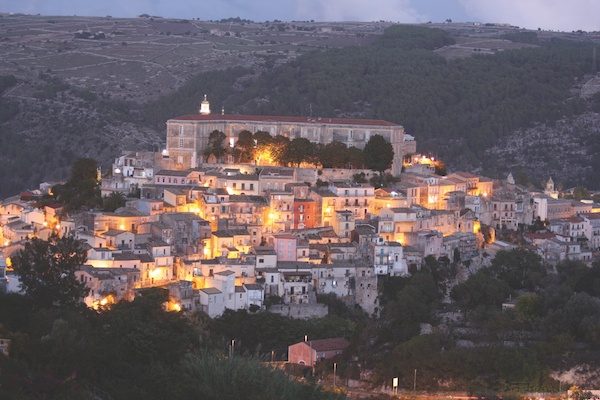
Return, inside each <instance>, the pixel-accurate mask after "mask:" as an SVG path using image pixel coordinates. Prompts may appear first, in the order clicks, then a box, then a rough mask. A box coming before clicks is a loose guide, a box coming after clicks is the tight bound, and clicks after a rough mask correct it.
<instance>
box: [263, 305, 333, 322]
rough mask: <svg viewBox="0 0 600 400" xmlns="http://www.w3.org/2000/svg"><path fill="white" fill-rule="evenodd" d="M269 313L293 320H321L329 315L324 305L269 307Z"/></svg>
mask: <svg viewBox="0 0 600 400" xmlns="http://www.w3.org/2000/svg"><path fill="white" fill-rule="evenodd" d="M269 312H272V313H273V314H279V315H281V316H284V317H289V318H293V319H305V320H306V319H311V318H323V317H326V316H327V314H328V313H329V307H328V306H327V305H325V304H320V303H317V304H277V305H272V306H271V307H269Z"/></svg>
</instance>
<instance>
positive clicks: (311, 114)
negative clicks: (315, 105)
mask: <svg viewBox="0 0 600 400" xmlns="http://www.w3.org/2000/svg"><path fill="white" fill-rule="evenodd" d="M310 117H311V118H312V103H310Z"/></svg>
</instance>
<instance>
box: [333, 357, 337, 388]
mask: <svg viewBox="0 0 600 400" xmlns="http://www.w3.org/2000/svg"><path fill="white" fill-rule="evenodd" d="M336 372H337V363H333V388H334V389H335V373H336Z"/></svg>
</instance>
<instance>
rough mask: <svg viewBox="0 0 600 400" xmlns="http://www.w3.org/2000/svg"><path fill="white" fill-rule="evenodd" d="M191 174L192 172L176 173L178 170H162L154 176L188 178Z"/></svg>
mask: <svg viewBox="0 0 600 400" xmlns="http://www.w3.org/2000/svg"><path fill="white" fill-rule="evenodd" d="M189 174H190V171H176V170H172V169H161V170H160V171H158V172H157V173H155V174H154V176H158V175H161V176H183V177H185V176H188V175H189Z"/></svg>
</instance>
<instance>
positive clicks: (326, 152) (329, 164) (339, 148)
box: [319, 140, 350, 168]
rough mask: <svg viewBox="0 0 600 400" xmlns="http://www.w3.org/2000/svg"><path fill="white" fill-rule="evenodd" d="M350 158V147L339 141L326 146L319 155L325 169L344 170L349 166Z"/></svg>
mask: <svg viewBox="0 0 600 400" xmlns="http://www.w3.org/2000/svg"><path fill="white" fill-rule="evenodd" d="M349 158H350V151H349V150H348V146H346V144H345V143H342V142H340V141H338V140H334V141H333V142H331V143H328V144H327V145H325V147H323V149H322V150H321V152H320V154H319V162H320V163H321V164H322V165H323V168H343V167H345V166H346V165H347V164H348V160H349Z"/></svg>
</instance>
